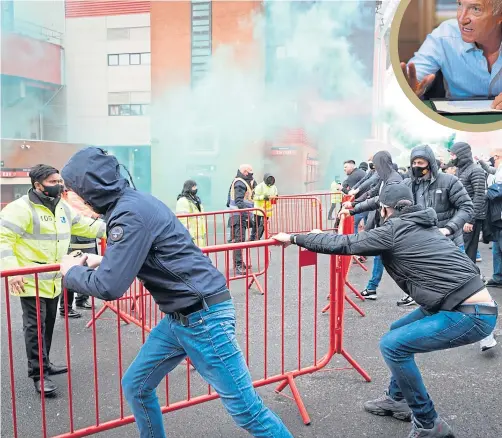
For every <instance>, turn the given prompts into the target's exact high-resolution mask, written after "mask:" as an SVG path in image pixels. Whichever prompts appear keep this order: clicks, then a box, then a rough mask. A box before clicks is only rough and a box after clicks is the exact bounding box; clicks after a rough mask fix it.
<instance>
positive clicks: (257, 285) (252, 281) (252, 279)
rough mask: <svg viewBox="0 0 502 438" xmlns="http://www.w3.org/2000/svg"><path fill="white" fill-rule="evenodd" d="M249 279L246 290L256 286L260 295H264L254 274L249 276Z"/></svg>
mask: <svg viewBox="0 0 502 438" xmlns="http://www.w3.org/2000/svg"><path fill="white" fill-rule="evenodd" d="M250 277H251V281H250V282H249V284H248V289H250V288H251V286H252V285H253V284H255V285H256V288H257V289H258V291H259V292H260V294H261V295H265V292H264V291H263V288H262V287H261V284H260V282H259V281H258V279H257V278H256V274H254V273H253V274H250Z"/></svg>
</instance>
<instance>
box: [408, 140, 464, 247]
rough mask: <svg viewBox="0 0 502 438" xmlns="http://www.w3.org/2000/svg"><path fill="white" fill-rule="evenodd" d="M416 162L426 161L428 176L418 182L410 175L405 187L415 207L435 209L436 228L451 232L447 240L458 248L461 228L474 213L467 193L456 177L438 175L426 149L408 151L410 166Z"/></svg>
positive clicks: (421, 147) (424, 146)
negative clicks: (408, 190)
mask: <svg viewBox="0 0 502 438" xmlns="http://www.w3.org/2000/svg"><path fill="white" fill-rule="evenodd" d="M416 158H423V159H424V160H427V162H428V163H429V166H430V176H429V177H427V178H417V177H415V176H414V175H413V172H411V178H407V179H405V180H404V183H405V184H406V185H408V187H410V188H411V189H412V191H413V196H414V198H415V203H416V204H418V205H421V206H422V207H430V208H432V209H434V211H435V212H436V214H437V217H438V226H439V228H448V229H449V230H450V232H451V235H450V236H449V237H450V238H451V239H453V240H454V241H455V243H456V244H457V245H461V244H462V243H463V238H462V233H463V227H464V224H465V223H466V222H468V221H469V220H470V219H471V217H472V213H473V208H472V201H471V199H470V198H469V195H468V194H467V191H466V190H465V188H464V186H463V185H462V183H461V182H460V181H459V180H458V178H457V177H456V176H454V175H449V174H448V173H443V172H439V169H438V167H437V162H436V157H435V156H434V152H433V151H432V149H431V148H430V147H429V146H428V145H422V146H416V147H414V148H413V149H412V150H411V155H410V165H412V164H413V161H414V160H415V159H416Z"/></svg>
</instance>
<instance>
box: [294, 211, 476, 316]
mask: <svg viewBox="0 0 502 438" xmlns="http://www.w3.org/2000/svg"><path fill="white" fill-rule="evenodd" d="M296 242H297V244H298V245H299V246H301V247H303V248H306V249H308V250H310V251H314V252H319V253H322V254H343V255H352V254H356V255H367V256H375V255H380V256H381V257H382V263H383V265H384V267H385V270H386V271H387V272H388V274H389V275H390V276H391V277H392V278H393V279H394V281H395V282H396V283H397V285H398V286H399V287H400V288H401V289H402V290H403V291H404V292H405V293H407V294H408V295H410V296H411V297H412V298H413V299H414V300H415V301H416V302H417V303H418V304H420V305H421V306H423V307H424V308H425V309H426V310H428V311H430V312H436V311H439V310H452V309H454V308H455V307H456V306H458V305H459V304H460V303H462V302H463V301H464V300H466V299H467V298H469V297H470V296H472V295H474V294H475V293H476V292H478V291H480V290H481V289H483V288H484V284H483V281H482V280H481V278H480V275H479V269H478V268H477V267H476V265H475V264H474V263H473V262H472V261H471V260H470V259H469V257H467V255H465V254H464V253H463V252H462V251H460V250H459V249H458V248H457V247H456V246H455V245H454V244H453V242H452V241H451V240H449V239H448V238H447V237H445V236H443V234H442V233H441V232H440V231H439V229H438V227H437V217H436V213H435V212H434V210H433V209H432V208H427V209H425V210H424V209H422V207H420V206H411V207H408V208H407V209H405V210H403V212H402V213H401V214H400V215H399V216H397V217H391V218H390V219H388V220H386V221H385V222H384V224H383V225H382V226H381V227H379V228H375V229H373V230H370V231H364V232H361V233H359V234H351V235H337V234H324V233H322V234H306V235H302V236H297V237H296Z"/></svg>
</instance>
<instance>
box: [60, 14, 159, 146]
mask: <svg viewBox="0 0 502 438" xmlns="http://www.w3.org/2000/svg"><path fill="white" fill-rule="evenodd" d="M149 26H150V16H149V14H132V15H118V16H109V17H85V18H69V19H67V20H66V35H65V49H66V82H67V105H68V141H70V142H76V143H86V144H94V145H100V146H142V145H148V144H150V118H149V116H146V115H143V116H125V115H124V116H110V115H108V105H109V103H113V104H117V103H123V104H129V103H131V104H150V89H151V85H150V83H151V82H150V65H118V66H109V65H108V55H110V54H124V53H150V28H149ZM131 92H134V93H131ZM109 93H120V95H117V94H114V95H113V96H110V95H109ZM117 96H118V97H117ZM121 96H123V98H122V97H121ZM117 99H119V101H117ZM120 99H123V100H120ZM110 100H111V102H110ZM139 100H141V101H139Z"/></svg>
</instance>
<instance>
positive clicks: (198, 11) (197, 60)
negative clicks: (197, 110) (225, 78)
mask: <svg viewBox="0 0 502 438" xmlns="http://www.w3.org/2000/svg"><path fill="white" fill-rule="evenodd" d="M191 5H192V14H191V27H192V41H191V46H192V47H191V49H192V56H191V66H192V69H191V70H192V77H191V82H192V86H194V85H196V84H197V82H198V81H200V80H201V79H202V78H203V77H204V76H205V75H206V73H207V71H208V69H209V61H210V59H211V52H212V35H211V34H212V31H211V24H212V23H211V20H212V2H211V0H192V2H191Z"/></svg>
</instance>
